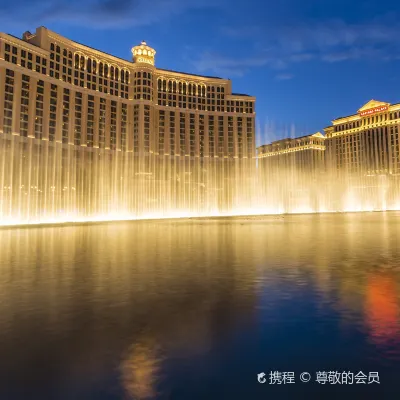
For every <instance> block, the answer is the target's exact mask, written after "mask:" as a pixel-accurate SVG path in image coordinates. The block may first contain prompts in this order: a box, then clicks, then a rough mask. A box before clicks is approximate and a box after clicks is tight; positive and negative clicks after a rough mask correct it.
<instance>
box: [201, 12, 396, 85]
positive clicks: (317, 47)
mask: <svg viewBox="0 0 400 400" xmlns="http://www.w3.org/2000/svg"><path fill="white" fill-rule="evenodd" d="M398 20H399V19H398V18H397V17H396V18H395V17H394V16H393V15H389V16H383V17H379V18H376V19H374V20H372V21H369V22H365V23H358V24H350V23H346V22H345V21H343V20H329V21H323V22H320V23H316V24H315V23H307V24H306V23H302V24H300V23H298V24H297V25H293V24H291V25H290V26H285V25H279V26H276V25H273V26H267V27H259V26H250V27H235V28H231V27H222V28H221V34H222V35H225V36H226V37H227V38H231V39H232V40H234V41H238V42H240V41H241V40H245V41H247V43H253V45H254V48H253V49H252V51H253V53H254V54H257V56H255V58H253V59H251V60H246V61H240V60H237V57H236V56H229V55H213V58H210V53H203V54H201V56H200V58H199V60H197V61H196V65H198V66H199V68H200V70H202V71H203V72H205V70H207V69H208V70H210V71H213V72H214V73H223V72H225V73H227V74H231V75H232V74H235V75H243V74H245V73H246V72H248V71H249V70H250V68H254V67H260V66H264V67H268V68H270V69H275V70H279V69H280V70H285V69H287V68H289V67H290V66H292V65H293V64H296V63H304V62H309V61H321V62H326V63H337V62H344V61H349V60H373V59H378V60H383V61H389V60H393V59H398V54H400V40H398V38H399V37H400V23H399V22H398ZM249 38H252V39H253V40H252V42H249V41H248V39H249ZM222 61H223V62H222ZM288 75H289V74H283V73H281V74H279V75H277V76H276V78H277V79H282V78H279V77H286V76H288ZM283 79H285V78H283Z"/></svg>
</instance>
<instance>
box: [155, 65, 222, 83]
mask: <svg viewBox="0 0 400 400" xmlns="http://www.w3.org/2000/svg"><path fill="white" fill-rule="evenodd" d="M157 69H158V70H159V71H165V72H174V73H176V74H183V75H190V76H198V77H200V78H209V79H221V80H225V81H228V80H229V79H224V78H220V77H219V76H208V75H198V74H191V73H190V72H181V71H174V70H173V69H165V68H157Z"/></svg>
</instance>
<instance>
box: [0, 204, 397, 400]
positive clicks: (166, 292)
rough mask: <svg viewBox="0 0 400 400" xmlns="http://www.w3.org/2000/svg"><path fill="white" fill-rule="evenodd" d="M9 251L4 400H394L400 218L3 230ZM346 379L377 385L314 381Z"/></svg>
mask: <svg viewBox="0 0 400 400" xmlns="http://www.w3.org/2000/svg"><path fill="white" fill-rule="evenodd" d="M0 244H1V247H0V271H1V273H0V328H1V329H0V399H1V400H3V399H4V400H14V399H18V400H19V399H24V400H27V399H29V400H32V399H40V400H47V399H50V400H52V399H55V400H57V399H62V400H64V399H65V400H67V399H68V400H69V399H71V400H81V399H82V400H91V399H96V400H97V399H99V400H114V399H185V400H186V399H188V400H197V399H211V400H212V399H267V398H272V399H275V398H284V399H286V398H287V399H292V398H293V399H298V398H300V399H301V398H307V399H310V398H311V399H314V398H315V399H330V398H332V399H333V398H340V397H342V398H344V399H346V398H352V399H358V398H360V399H369V398H371V399H386V398H387V399H393V398H400V397H399V396H400V213H396V212H394V213H367V214H347V215H340V214H337V215H298V216H284V217H282V216H274V217H261V218H249V219H246V218H244V219H243V218H242V219H212V220H178V221H148V222H145V221H141V222H130V223H115V224H104V225H86V226H70V227H43V228H28V229H4V230H0ZM271 371H272V372H273V371H277V372H278V374H276V375H275V378H277V379H275V381H274V382H275V383H274V384H270V382H269V374H270V372H271ZM343 371H345V372H350V373H353V374H354V375H356V374H357V373H359V372H360V371H361V372H363V373H364V374H365V375H366V376H367V377H368V379H367V380H366V383H365V384H361V383H358V384H356V383H355V380H354V382H353V384H345V383H343V382H342V383H340V384H338V383H337V381H336V383H330V382H329V381H328V382H327V383H326V384H322V383H318V382H316V374H317V372H320V373H321V375H319V376H320V377H321V376H322V377H323V376H332V374H333V373H334V372H338V374H339V373H340V374H341V377H342V379H344V378H343V374H342V372H343ZM261 372H264V373H265V374H266V376H265V379H266V382H265V383H264V384H260V383H259V382H258V380H257V374H259V373H261ZM283 372H286V373H290V372H291V373H293V375H291V374H286V375H285V376H286V377H293V376H294V378H295V383H288V381H290V380H289V379H286V378H285V379H286V380H285V381H283V380H282V379H283V376H284V375H282V374H283ZM302 372H308V373H310V377H311V381H310V382H308V383H304V382H301V381H300V374H301V373H302ZM324 372H326V373H327V375H324V374H323V373H324ZM329 372H330V373H331V374H330V375H329V374H328V373H329ZM370 372H377V373H378V374H379V381H380V383H379V384H377V383H375V382H374V383H371V384H369V383H368V381H369V378H370V375H369V373H370ZM338 374H336V375H335V376H338ZM348 376H350V375H348ZM278 382H281V383H280V384H278ZM347 396H348V397H347Z"/></svg>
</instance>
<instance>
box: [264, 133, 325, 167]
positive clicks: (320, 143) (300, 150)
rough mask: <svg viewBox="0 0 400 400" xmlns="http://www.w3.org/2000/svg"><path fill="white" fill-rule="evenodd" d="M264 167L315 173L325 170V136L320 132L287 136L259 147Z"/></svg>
mask: <svg viewBox="0 0 400 400" xmlns="http://www.w3.org/2000/svg"><path fill="white" fill-rule="evenodd" d="M257 155H258V162H259V165H260V167H261V168H262V169H265V170H272V171H274V170H275V171H276V172H278V171H282V170H290V169H294V168H295V169H296V171H298V172H307V173H311V174H314V173H316V172H320V171H322V170H324V166H325V136H324V135H322V134H321V133H320V132H317V133H315V134H313V135H307V136H301V137H297V138H286V139H281V140H277V141H275V142H272V143H271V144H266V145H263V146H260V147H258V148H257Z"/></svg>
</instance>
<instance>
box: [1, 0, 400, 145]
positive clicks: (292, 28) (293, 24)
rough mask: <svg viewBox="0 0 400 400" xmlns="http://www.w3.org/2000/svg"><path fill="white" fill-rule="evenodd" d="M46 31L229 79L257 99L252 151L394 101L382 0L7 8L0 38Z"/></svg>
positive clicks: (388, 18) (393, 42)
mask: <svg viewBox="0 0 400 400" xmlns="http://www.w3.org/2000/svg"><path fill="white" fill-rule="evenodd" d="M40 25H44V26H46V27H47V28H49V29H51V30H53V31H55V32H57V33H59V34H61V35H63V36H66V37H68V38H69V39H72V40H76V41H78V42H81V43H83V44H86V45H88V46H91V47H94V48H97V49H99V50H102V51H105V52H107V53H111V54H113V55H115V56H118V57H121V58H125V59H128V60H130V59H131V52H130V49H131V48H132V46H134V45H136V44H139V43H140V41H142V40H146V42H147V43H148V45H150V46H152V47H153V48H155V49H156V51H157V54H156V66H158V67H160V68H165V69H173V70H178V71H183V72H192V73H195V74H204V75H212V76H220V77H222V78H228V79H231V80H232V89H233V92H236V93H247V94H250V95H252V96H255V97H256V98H257V100H256V112H257V129H258V134H257V144H262V143H268V142H270V141H272V140H276V139H280V138H282V137H288V136H291V137H293V136H300V135H305V134H309V133H315V132H317V131H322V130H323V128H324V127H326V126H328V125H330V123H331V121H332V119H335V118H338V117H341V116H346V115H351V114H354V113H356V112H357V110H358V109H359V108H360V107H361V106H363V105H364V104H365V103H367V102H368V101H369V100H370V99H376V100H381V101H385V102H389V103H398V102H400V93H397V88H400V4H399V3H398V2H397V1H393V0H386V1H385V2H384V3H379V2H377V1H376V0H374V1H371V0H362V1H360V0H335V1H331V0H321V1H318V0H303V1H298V0H275V1H270V0H247V1H240V0H197V1H192V0H80V1H78V0H68V1H60V0H53V1H50V0H30V1H26V0H14V1H8V2H6V1H2V2H1V3H0V31H2V32H6V33H11V34H13V35H15V36H18V37H21V35H22V33H23V32H24V31H26V30H29V31H31V32H34V31H35V28H36V27H38V26H40Z"/></svg>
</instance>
